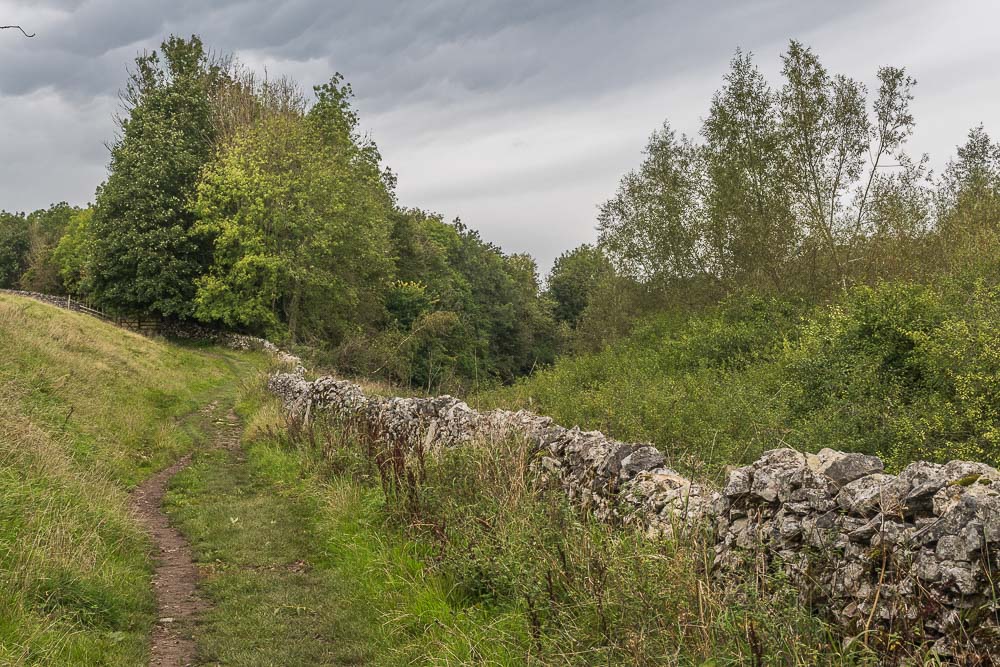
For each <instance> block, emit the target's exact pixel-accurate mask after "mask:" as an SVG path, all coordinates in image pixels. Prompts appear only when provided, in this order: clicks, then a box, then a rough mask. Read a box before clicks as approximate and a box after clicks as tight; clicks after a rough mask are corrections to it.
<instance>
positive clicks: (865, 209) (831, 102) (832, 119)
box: [778, 41, 916, 286]
mask: <svg viewBox="0 0 1000 667" xmlns="http://www.w3.org/2000/svg"><path fill="white" fill-rule="evenodd" d="M782 61H783V65H784V66H783V69H782V75H783V76H784V78H785V84H784V86H783V87H782V89H781V91H780V93H779V96H778V107H779V114H780V119H781V127H782V132H783V134H784V141H785V145H786V150H787V151H788V156H789V161H790V162H789V171H788V174H789V178H788V182H789V185H790V186H791V190H792V193H793V195H794V197H795V205H796V208H797V210H798V214H799V216H800V219H801V220H802V221H803V223H804V226H805V230H806V234H807V235H808V236H807V246H808V247H807V252H810V251H811V252H812V253H813V255H814V257H816V258H817V259H815V260H814V261H813V262H812V264H813V266H812V269H813V275H814V278H813V281H814V283H815V284H816V285H817V286H821V285H822V284H824V283H825V282H828V281H830V280H831V279H832V281H833V282H840V283H842V282H844V281H846V280H847V279H848V277H849V274H850V272H851V270H852V268H851V264H852V261H853V260H854V259H855V254H856V252H857V251H858V249H859V248H861V247H862V246H863V245H864V244H865V241H866V239H867V238H868V237H870V235H871V233H872V231H873V230H872V220H871V217H870V216H871V211H872V197H871V195H872V193H873V191H875V190H877V188H878V183H879V179H880V178H882V176H880V170H881V169H882V168H883V167H885V166H886V165H885V164H884V160H885V158H887V157H889V156H893V155H895V156H896V157H897V159H898V160H899V161H900V162H902V161H903V160H904V156H903V155H902V153H901V151H902V147H903V144H904V143H905V141H906V139H907V138H908V137H909V136H910V134H911V133H912V131H913V123H914V121H913V116H912V114H911V113H910V101H911V100H912V98H913V94H912V89H913V86H914V85H916V81H915V80H914V79H912V78H911V77H909V76H908V75H907V74H906V71H905V70H904V69H902V68H897V67H883V68H881V69H879V71H878V79H879V82H880V87H879V95H878V97H877V99H876V100H875V102H874V104H873V112H874V122H872V119H871V118H869V115H868V111H867V93H866V90H865V87H864V86H863V85H862V84H861V83H859V82H857V81H855V80H853V79H850V78H848V77H846V76H843V75H836V76H830V75H829V74H828V72H827V70H826V68H825V67H823V65H822V64H821V63H820V61H819V58H818V57H817V56H816V54H815V53H813V51H812V50H811V49H809V48H807V47H804V46H803V45H802V44H800V43H798V42H795V41H792V42H791V43H790V44H789V47H788V51H787V52H786V53H785V54H784V55H783V56H782ZM866 156H868V159H869V164H868V169H867V172H866V170H865V164H864V162H865V157H866ZM911 173H912V172H911Z"/></svg>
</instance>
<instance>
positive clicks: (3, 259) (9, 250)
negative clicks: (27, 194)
mask: <svg viewBox="0 0 1000 667" xmlns="http://www.w3.org/2000/svg"><path fill="white" fill-rule="evenodd" d="M28 230H29V223H28V221H27V220H26V219H25V216H24V214H22V213H8V212H6V211H2V212H0V288H11V287H16V286H17V282H18V280H19V279H20V277H21V275H22V274H23V273H24V271H25V269H26V268H27V266H28V250H29V248H30V237H29V233H28Z"/></svg>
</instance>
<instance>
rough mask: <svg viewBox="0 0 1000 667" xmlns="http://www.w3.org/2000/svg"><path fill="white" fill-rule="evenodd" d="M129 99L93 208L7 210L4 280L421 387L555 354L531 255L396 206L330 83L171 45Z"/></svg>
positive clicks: (502, 377) (343, 97)
mask: <svg viewBox="0 0 1000 667" xmlns="http://www.w3.org/2000/svg"><path fill="white" fill-rule="evenodd" d="M121 99H122V106H123V108H122V114H121V116H120V118H119V119H118V130H119V131H118V134H117V137H116V140H115V142H114V144H113V145H112V147H111V161H110V165H109V174H108V178H107V181H106V182H105V183H103V184H102V185H101V186H100V187H99V188H98V191H97V195H96V200H95V202H94V204H93V206H91V207H88V208H85V209H76V208H71V207H69V206H67V205H65V204H58V205H55V206H53V207H52V208H50V209H48V210H45V211H37V212H35V213H32V214H30V215H27V216H25V215H15V214H5V215H4V217H3V218H2V221H0V252H2V254H0V286H20V287H22V288H25V289H32V290H37V291H43V292H49V293H56V294H72V295H74V296H76V297H78V298H81V299H85V300H87V301H89V302H91V303H92V304H93V305H94V306H97V307H99V308H102V309H105V310H107V311H109V312H111V313H115V314H122V315H140V316H143V317H148V318H163V319H171V320H189V321H197V322H201V323H205V324H210V325H218V326H222V327H227V328H232V329H238V330H241V331H247V332H252V333H255V334H261V335H265V336H268V337H270V338H273V339H276V340H282V341H288V342H291V343H301V344H305V345H309V346H311V347H313V348H315V349H318V350H320V351H321V355H323V356H324V358H325V359H326V360H328V361H331V362H333V363H337V364H338V365H339V366H340V367H341V368H342V369H344V370H348V371H351V370H353V371H356V372H360V373H371V374H382V375H385V376H388V377H389V378H391V379H393V380H395V381H399V382H403V383H409V384H414V385H418V386H421V387H424V388H427V389H435V388H439V387H441V386H442V385H449V384H450V385H454V384H456V383H470V382H476V381H479V382H484V383H488V382H491V381H498V380H499V381H509V380H511V379H513V378H514V377H516V376H518V375H522V374H524V373H527V372H529V371H530V370H531V369H532V368H533V367H534V366H536V365H538V364H545V363H548V362H550V361H552V359H553V358H554V355H555V348H556V340H557V328H556V326H555V321H554V318H553V316H552V308H551V307H550V306H549V305H548V303H547V301H546V300H545V298H544V297H543V296H542V295H541V293H540V285H539V277H538V271H537V267H536V265H535V262H534V260H533V259H532V258H531V257H529V256H527V255H508V254H505V253H503V252H502V251H501V250H500V249H499V248H498V247H496V246H494V245H492V244H490V243H487V242H485V241H483V240H482V239H481V238H480V237H479V235H478V234H477V233H476V232H475V231H473V230H471V229H469V228H467V227H466V226H464V225H463V224H462V223H461V222H459V221H458V220H456V221H455V222H454V223H451V224H448V223H446V222H444V221H443V220H442V219H441V218H440V216H437V215H434V214H431V213H426V212H424V211H419V210H413V209H407V208H404V207H402V206H400V205H399V204H398V203H397V201H396V197H395V193H394V188H395V176H394V175H393V174H392V173H391V172H390V171H389V170H388V169H386V168H384V167H383V166H382V163H381V156H380V155H379V152H378V148H377V146H376V145H375V143H374V142H373V141H372V139H371V138H370V137H368V136H366V135H364V134H362V133H361V131H360V129H359V118H358V115H357V112H356V111H355V109H354V108H353V107H352V105H351V99H352V92H351V88H350V86H349V85H347V84H345V83H344V81H343V79H342V78H341V77H340V75H335V76H334V77H333V78H332V79H331V80H330V81H329V82H328V83H326V84H323V85H320V86H316V87H315V88H314V99H312V100H307V99H306V96H305V95H303V94H302V93H301V92H300V91H299V89H298V87H297V86H296V84H295V83H294V82H293V81H291V80H289V79H276V80H275V79H261V78H259V77H257V76H256V75H255V73H254V72H252V71H250V70H247V69H246V68H244V67H241V66H240V65H239V63H237V62H236V61H235V60H233V59H232V58H229V57H223V58H220V57H213V56H211V55H210V54H209V52H208V51H207V50H206V48H205V47H204V45H203V44H202V42H201V40H200V39H199V38H198V37H192V38H191V39H179V38H176V37H171V38H170V39H169V40H167V41H166V42H164V43H163V44H162V47H161V49H160V50H159V51H154V52H151V53H146V54H143V55H141V56H139V57H138V58H137V59H136V61H135V65H134V67H133V68H132V69H131V71H130V73H129V78H128V81H127V83H126V86H125V87H124V89H123V91H122V93H121Z"/></svg>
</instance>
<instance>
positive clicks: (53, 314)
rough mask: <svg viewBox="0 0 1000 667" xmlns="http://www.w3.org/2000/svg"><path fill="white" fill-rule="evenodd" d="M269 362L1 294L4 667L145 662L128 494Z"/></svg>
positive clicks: (139, 563) (145, 609) (142, 596)
mask: <svg viewBox="0 0 1000 667" xmlns="http://www.w3.org/2000/svg"><path fill="white" fill-rule="evenodd" d="M261 363H262V359H261V358H259V357H257V356H255V355H245V354H236V353H230V352H224V351H219V350H214V349H196V348H182V347H177V346H174V345H169V344H167V343H164V342H159V341H151V340H149V339H146V338H143V337H141V336H138V335H135V334H132V333H129V332H126V331H122V330H120V329H117V328H115V327H112V326H110V325H107V324H105V323H102V322H99V321H96V320H94V319H92V318H88V317H86V316H83V315H79V314H76V313H69V312H66V311H62V310H59V309H57V308H53V307H51V306H47V305H44V304H40V303H37V302H35V301H31V300H28V299H22V298H18V297H12V296H6V295H5V296H0V664H4V665H20V664H45V665H64V664H65V665H115V666H119V665H141V664H144V663H145V661H146V659H147V652H148V647H147V643H148V637H149V631H150V628H151V625H152V622H153V621H154V618H153V616H154V603H153V595H152V590H151V588H150V582H149V577H150V574H151V564H150V561H149V558H148V555H147V554H148V542H147V541H146V539H145V537H144V535H143V534H142V533H141V531H140V530H139V529H138V528H137V526H136V525H135V523H134V521H133V520H132V519H131V517H130V516H129V514H128V511H127V508H128V495H127V491H128V489H129V488H131V487H133V486H134V485H135V484H137V483H138V482H139V481H140V480H142V479H143V478H145V477H146V476H148V475H149V474H151V473H152V472H154V471H156V470H159V469H161V468H162V467H164V466H166V465H167V464H168V463H170V462H172V461H173V460H175V459H176V458H177V457H178V456H180V455H182V454H184V453H186V452H189V451H191V450H192V449H194V448H195V447H196V445H197V444H198V443H199V439H200V438H201V437H202V436H201V434H202V432H203V430H202V428H201V424H200V422H199V420H200V419H201V416H200V415H199V414H198V411H197V410H198V408H199V407H201V406H202V405H204V404H205V403H206V402H209V401H211V400H217V399H221V398H225V396H226V395H227V394H231V393H232V391H233V389H232V387H233V386H234V385H235V382H234V380H235V378H236V377H238V376H240V375H243V374H246V373H249V372H250V371H251V370H252V369H254V368H257V367H259V366H260V364H261Z"/></svg>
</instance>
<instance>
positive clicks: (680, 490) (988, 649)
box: [269, 372, 1000, 664]
mask: <svg viewBox="0 0 1000 667" xmlns="http://www.w3.org/2000/svg"><path fill="white" fill-rule="evenodd" d="M269 387H270V389H271V391H272V392H274V393H275V394H276V395H278V396H279V397H280V398H281V399H282V400H283V402H284V404H285V406H286V409H287V410H288V411H289V412H290V414H292V415H293V416H297V417H299V418H302V419H307V420H308V419H309V418H310V416H311V415H312V414H315V413H316V411H325V412H328V413H332V414H333V415H335V416H337V417H339V418H343V419H346V420H351V421H353V422H355V423H357V422H359V421H360V422H361V423H363V424H364V425H365V426H366V427H367V428H368V431H369V432H370V433H373V434H376V436H377V437H380V438H384V439H392V440H394V441H396V442H400V441H401V442H403V443H406V444H407V446H409V447H416V446H422V447H454V446H460V445H462V444H465V443H469V442H470V441H473V440H487V441H489V440H491V439H496V438H502V437H507V436H510V435H516V436H520V437H525V438H527V439H528V441H529V442H530V443H531V444H532V445H533V446H534V447H535V449H536V451H537V459H536V462H535V466H536V468H537V469H538V471H539V472H540V474H545V475H549V476H552V477H555V478H557V479H558V480H560V482H561V484H562V486H563V488H564V489H565V490H566V492H567V493H568V495H569V496H570V497H571V498H572V499H574V500H575V501H576V502H578V503H579V504H580V505H581V506H583V507H584V508H587V509H589V510H591V511H592V512H593V513H594V514H595V515H596V516H597V517H599V518H602V519H605V520H609V521H612V522H615V523H620V524H626V525H634V526H638V527H640V528H642V529H644V530H645V531H647V533H649V534H650V535H652V536H659V537H665V538H670V537H672V536H674V535H676V534H677V532H678V531H679V530H683V529H685V528H698V529H708V531H709V532H710V533H711V534H712V535H713V539H714V540H715V543H716V547H715V548H716V558H715V571H716V572H717V574H718V576H721V577H725V576H726V573H727V572H732V571H734V570H737V571H746V566H747V564H748V563H754V564H756V565H763V566H764V567H766V568H767V569H768V570H770V571H775V570H782V571H784V572H785V573H786V574H787V575H788V576H789V578H790V580H791V581H792V582H794V583H795V584H796V585H797V586H798V587H799V589H800V590H801V591H802V595H803V597H804V598H805V599H807V600H809V601H810V602H811V603H812V604H813V605H815V606H816V607H817V608H822V609H825V610H827V611H828V612H829V614H830V615H831V616H832V618H833V619H835V620H836V621H837V622H839V623H840V624H841V625H842V626H843V627H844V629H845V631H846V632H847V633H862V632H866V631H869V630H872V631H875V630H880V629H882V630H885V629H887V628H891V629H892V631H893V632H899V633H901V635H902V636H903V638H904V639H906V640H908V641H916V642H918V643H927V644H933V645H934V648H935V650H936V651H937V652H938V653H939V654H941V655H942V656H953V657H955V658H956V659H961V660H973V661H975V660H980V661H984V663H985V661H989V663H988V664H992V661H993V660H994V659H996V658H1000V648H998V647H1000V622H998V615H1000V602H998V595H997V593H998V590H997V584H996V583H995V582H997V581H998V575H1000V565H998V558H1000V472H998V471H997V470H995V469H994V468H991V467H990V466H987V465H984V464H981V463H970V462H965V461H953V462H951V463H949V464H947V465H936V464H931V463H914V464H912V465H910V466H908V467H907V468H906V469H904V470H903V471H902V472H901V473H900V474H899V475H887V474H885V473H884V471H883V466H882V462H881V461H880V460H879V459H877V458H875V457H871V456H865V455H862V454H849V453H843V452H837V451H833V450H830V449H824V450H822V451H820V452H819V453H818V454H815V455H814V454H803V453H801V452H796V451H794V450H791V449H776V450H772V451H769V452H767V453H765V454H764V455H763V456H762V457H761V458H760V459H759V460H757V461H756V462H755V463H753V464H752V465H749V466H746V467H743V468H738V469H736V470H734V471H733V472H732V473H731V474H730V476H729V481H728V483H727V484H726V486H725V488H723V489H721V490H715V489H712V488H710V487H708V486H706V485H704V484H701V483H698V482H696V481H693V480H690V479H687V478H685V477H684V476H683V475H680V474H679V473H677V472H676V471H674V470H671V469H670V468H668V467H666V466H665V465H664V464H665V458H664V456H663V455H662V454H661V453H660V452H659V450H657V449H656V448H655V447H653V446H651V445H648V444H629V443H624V442H620V441H617V440H614V439H612V438H608V437H607V436H605V435H603V434H602V433H600V432H597V431H581V430H580V429H578V428H565V427H562V426H559V425H557V424H554V423H553V421H552V420H551V419H550V418H548V417H541V416H539V415H536V414H533V413H531V412H526V411H518V412H511V411H507V410H493V411H490V412H478V411H476V410H473V409H472V408H470V407H469V406H468V405H466V404H465V403H464V402H462V401H460V400H458V399H455V398H452V397H450V396H439V397H436V398H383V397H379V396H367V395H366V394H365V393H364V392H363V391H362V389H361V388H360V387H359V386H358V385H356V384H353V383H351V382H346V381H343V380H337V379H335V378H331V377H322V378H319V379H317V380H315V381H312V382H310V381H307V380H306V379H305V378H304V376H303V374H302V373H301V372H294V373H279V374H276V375H274V376H272V378H271V380H270V382H269Z"/></svg>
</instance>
